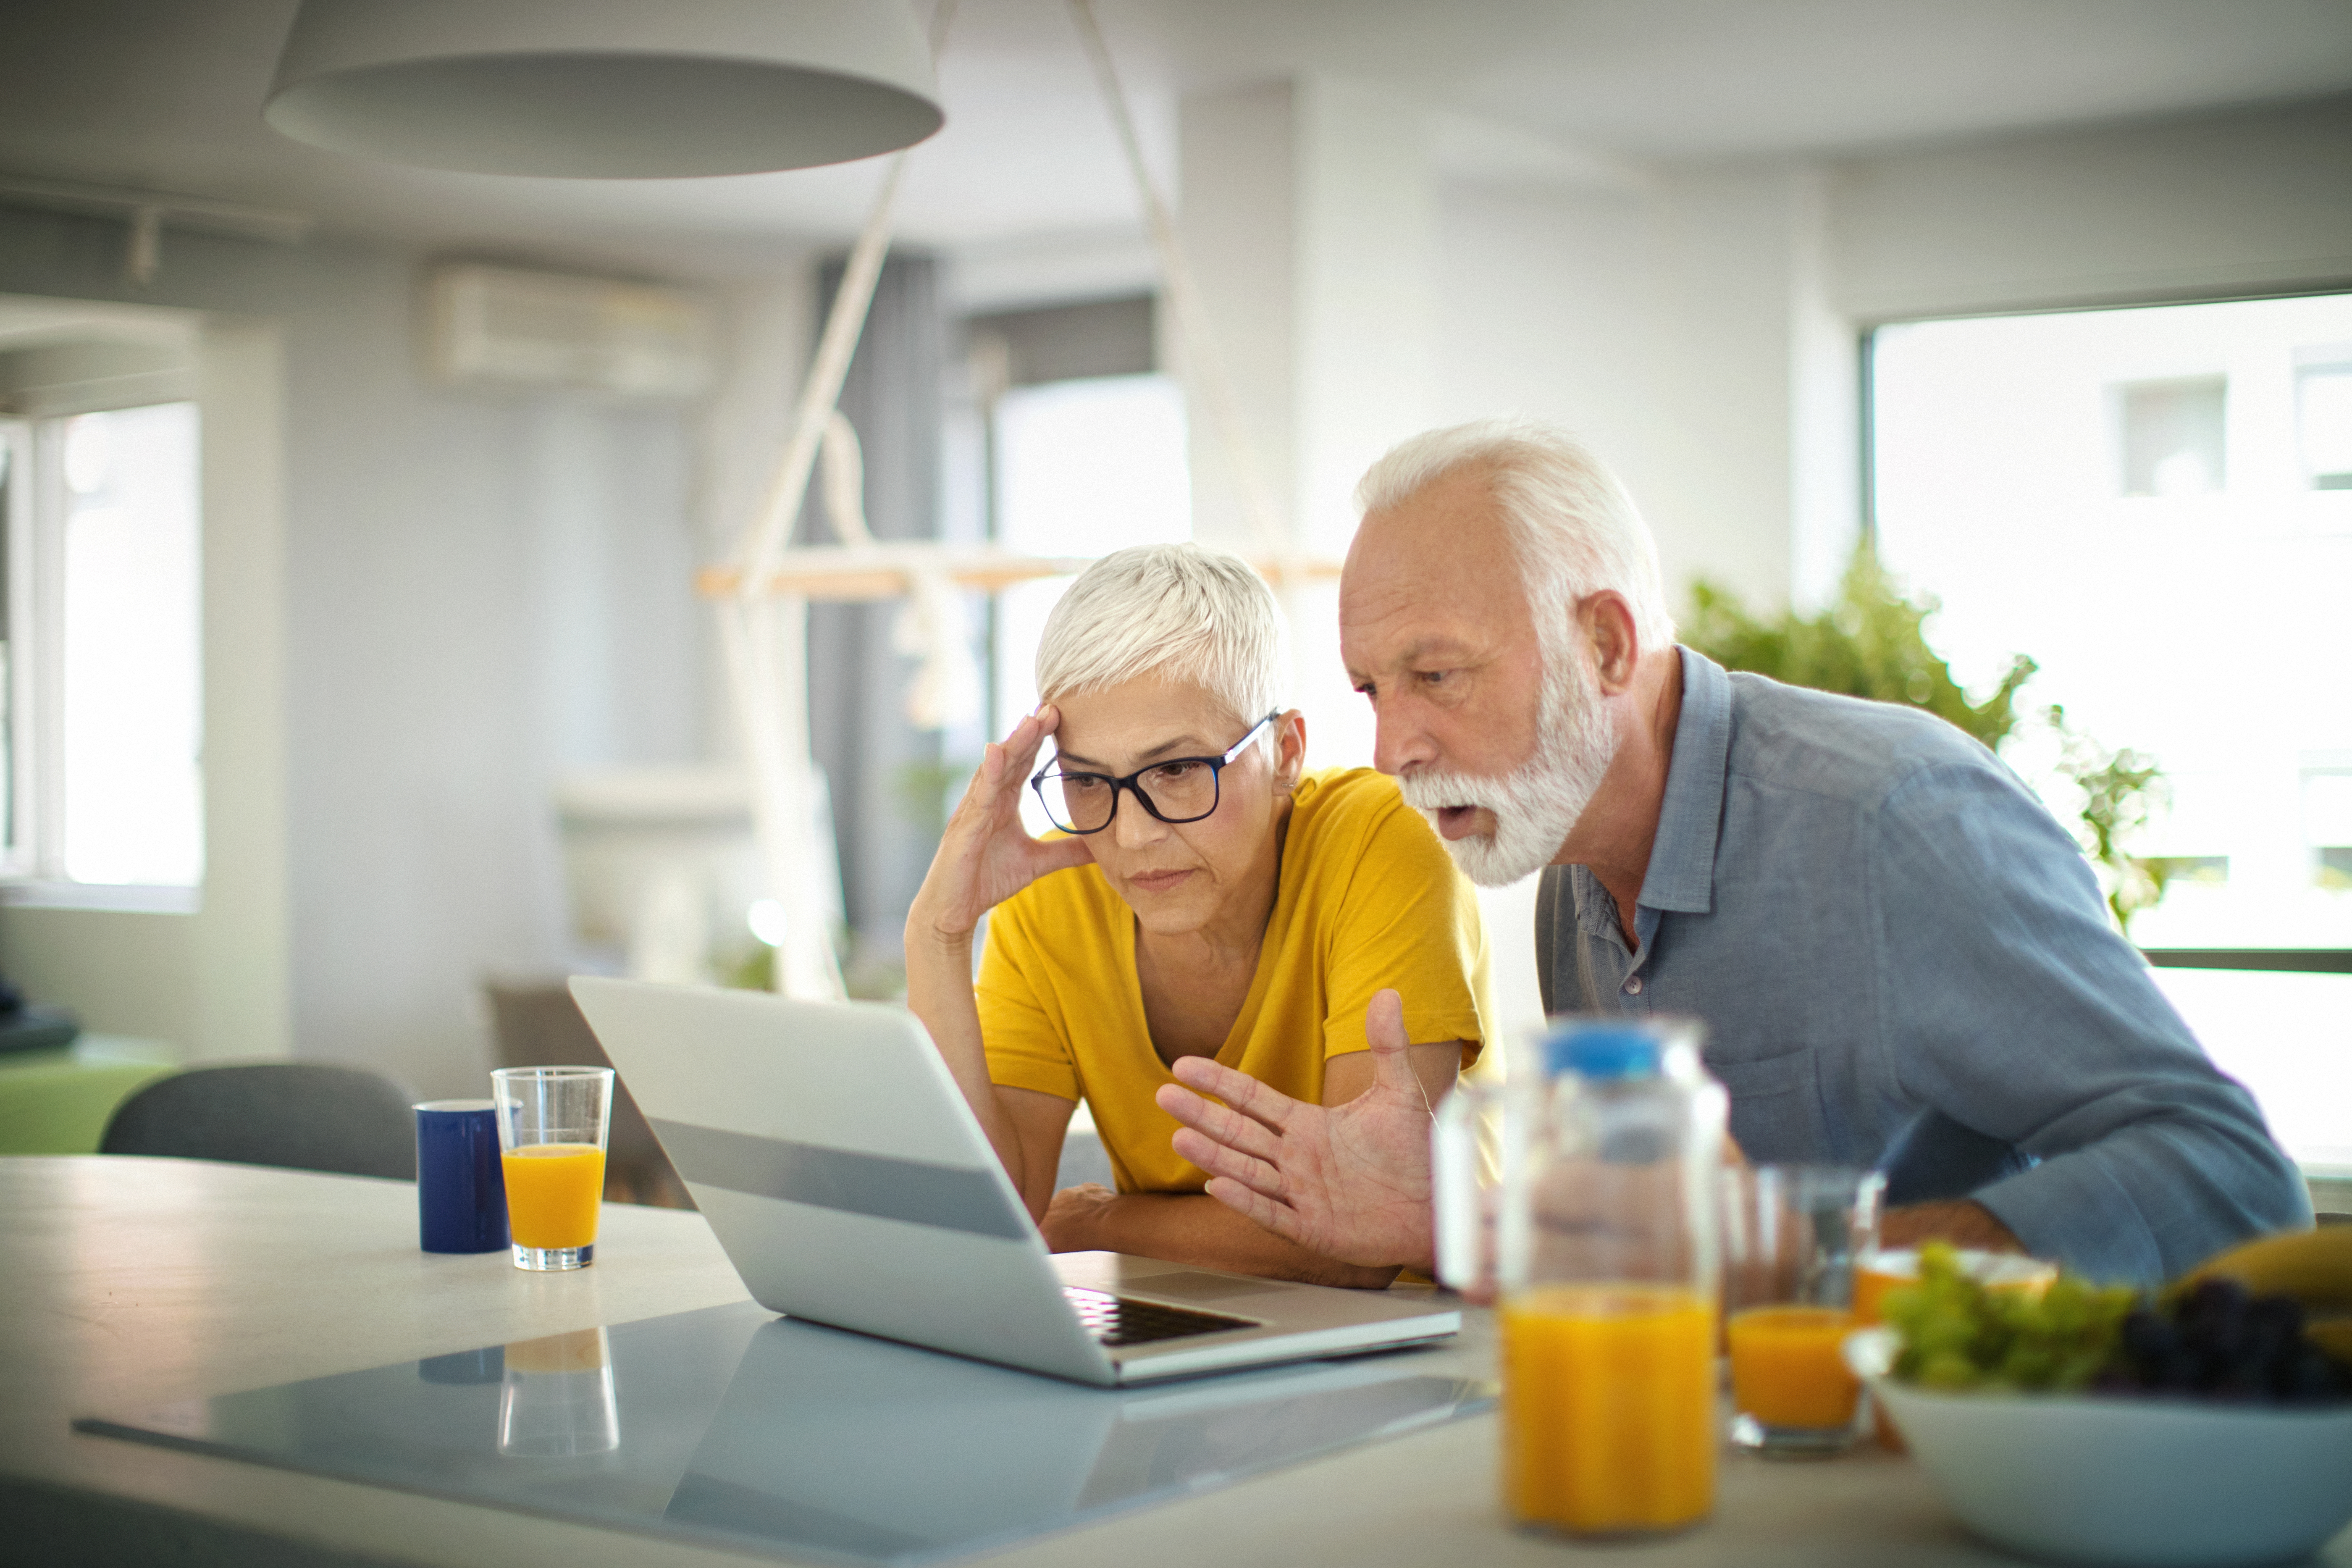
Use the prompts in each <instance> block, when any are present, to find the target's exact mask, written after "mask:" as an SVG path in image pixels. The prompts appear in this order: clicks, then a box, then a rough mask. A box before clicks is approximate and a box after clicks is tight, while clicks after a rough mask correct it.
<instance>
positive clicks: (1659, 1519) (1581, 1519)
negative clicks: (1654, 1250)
mask: <svg viewBox="0 0 2352 1568" xmlns="http://www.w3.org/2000/svg"><path fill="white" fill-rule="evenodd" d="M1502 1331H1503V1493H1504V1502H1505V1506H1506V1507H1507V1508H1508V1509H1509V1510H1510V1512H1511V1515H1512V1517H1513V1518H1515V1519H1517V1520H1518V1521H1520V1522H1522V1523H1526V1524H1537V1525H1546V1526H1549V1527H1550V1528H1553V1529H1556V1530H1563V1531H1570V1532H1572V1533H1575V1534H1578V1535H1631V1534H1646V1533H1650V1532H1653V1531H1669V1530H1679V1529H1681V1528H1683V1527H1684V1526H1685V1525H1689V1524H1693V1523H1696V1521H1699V1520H1701V1519H1703V1518H1705V1517H1706V1513H1707V1511H1708V1510H1710V1509H1711V1508H1713V1507H1714V1506H1715V1454H1716V1424H1715V1415H1716V1410H1715V1310H1714V1308H1713V1306H1712V1304H1711V1303H1709V1302H1707V1301H1706V1300H1704V1299H1702V1298H1701V1297H1700V1296H1699V1294H1698V1293H1697V1292H1696V1291H1694V1290H1689V1289H1679V1288H1676V1287H1673V1286H1664V1285H1637V1284H1616V1285H1555V1286H1549V1287H1542V1288H1538V1289H1530V1290H1527V1291H1523V1292H1520V1293H1519V1294H1517V1295H1515V1296H1514V1297H1513V1298H1512V1299H1511V1300H1509V1301H1507V1302H1506V1303H1505V1304H1504V1307H1503V1310H1502Z"/></svg>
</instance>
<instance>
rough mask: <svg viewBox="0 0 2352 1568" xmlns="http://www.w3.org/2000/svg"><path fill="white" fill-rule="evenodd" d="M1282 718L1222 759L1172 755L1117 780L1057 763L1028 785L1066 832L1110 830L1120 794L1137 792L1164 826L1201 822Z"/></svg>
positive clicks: (1259, 726) (1262, 723) (1254, 728)
mask: <svg viewBox="0 0 2352 1568" xmlns="http://www.w3.org/2000/svg"><path fill="white" fill-rule="evenodd" d="M1281 717H1282V715H1281V714H1280V713H1269V714H1267V715H1266V716H1265V718H1263V719H1261V720H1259V721H1257V722H1256V723H1255V724H1253V725H1251V726H1250V732H1249V733H1248V734H1246V735H1244V736H1243V737H1242V738H1241V739H1240V740H1238V741H1235V742H1234V743H1233V745H1232V746H1231V747H1230V748H1228V749H1227V750H1226V752H1225V754H1224V755H1223V756H1222V757H1170V758H1169V759H1167V760H1166V761H1165V762H1158V763H1152V764H1151V765H1150V767H1148V768H1138V769H1136V770H1135V771H1134V772H1133V773H1129V774H1128V775H1127V776H1126V777H1125V778H1117V779H1115V778H1113V777H1111V776H1110V775H1109V774H1108V773H1065V772H1064V771H1063V770H1062V768H1061V766H1060V764H1059V763H1053V764H1050V765H1048V766H1046V767H1044V768H1041V769H1039V770H1038V773H1037V776H1036V777H1035V778H1033V779H1031V780H1030V781H1029V787H1030V788H1031V789H1034V790H1035V791H1036V792H1037V798H1038V799H1039V800H1041V801H1043V802H1044V803H1045V815H1046V816H1048V817H1050V818H1052V819H1053V823H1054V826H1056V827H1058V828H1060V829H1061V830H1062V831H1063V832H1065V833H1079V834H1085V833H1100V832H1101V831H1102V830H1103V829H1104V828H1106V827H1108V826H1110V819H1111V818H1112V817H1114V816H1118V792H1119V791H1121V790H1132V791H1134V792H1135V798H1136V801H1137V803H1138V804H1139V805H1141V806H1142V807H1143V809H1144V810H1146V811H1148V812H1150V814H1151V815H1152V816H1156V817H1158V818H1159V819H1160V821H1162V822H1166V823H1171V824H1176V823H1185V822H1198V821H1200V820H1201V819H1202V817H1204V816H1213V815H1214V814H1215V812H1216V809H1217V799H1218V795H1219V793H1220V791H1221V789H1222V788H1223V785H1222V783H1221V780H1222V778H1223V773H1224V771H1225V769H1226V768H1227V767H1229V766H1230V765H1232V763H1233V761H1234V758H1236V757H1238V756H1240V755H1241V754H1242V753H1243V752H1246V751H1248V750H1249V745H1250V742H1252V741H1255V740H1256V739H1257V738H1258V736H1259V734H1260V733H1261V732H1262V731H1264V730H1265V727H1266V726H1267V725H1268V724H1271V723H1273V722H1274V721H1276V719H1279V718H1281Z"/></svg>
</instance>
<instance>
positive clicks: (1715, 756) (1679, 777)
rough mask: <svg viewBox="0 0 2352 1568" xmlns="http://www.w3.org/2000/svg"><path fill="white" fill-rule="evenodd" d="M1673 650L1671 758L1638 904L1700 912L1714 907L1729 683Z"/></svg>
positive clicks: (1701, 660) (1719, 671)
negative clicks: (1679, 677) (1676, 667)
mask: <svg viewBox="0 0 2352 1568" xmlns="http://www.w3.org/2000/svg"><path fill="white" fill-rule="evenodd" d="M1675 651H1676V652H1678V653H1680V654H1681V655H1682V660H1683V706H1682V712H1681V714H1680V716H1679V717H1677V718H1676V719H1675V754H1674V756H1673V757H1672V758H1671V759H1669V760H1668V762H1667V763H1666V795H1665V799H1664V802H1663V803H1662V804H1661V805H1660V807H1659V810H1658V837H1656V839H1655V840H1654V841H1653V842H1652V844H1651V846H1650V864H1649V867H1648V868H1647V869H1646V870H1645V871H1643V874H1642V902H1643V905H1645V906H1646V907H1648V908H1650V909H1654V910H1674V911H1675V912H1677V913H1681V914H1694V915H1703V914H1706V913H1707V912H1708V911H1709V910H1712V909H1713V908H1714V907H1715V841H1716V834H1717V830H1718V829H1720V828H1721V826H1722V825H1723V777H1724V768H1725V765H1726V763H1727V760H1728V758H1729V756H1730V754H1731V680H1730V678H1729V677H1728V676H1727V675H1725V674H1724V673H1723V667H1722V666H1721V665H1719V664H1717V663H1716V662H1715V661H1714V660H1713V659H1711V658H1707V657H1706V655H1705V654H1702V653H1697V652H1695V651H1693V650H1692V649H1690V648H1686V647H1682V648H1677V649H1676V650H1675Z"/></svg>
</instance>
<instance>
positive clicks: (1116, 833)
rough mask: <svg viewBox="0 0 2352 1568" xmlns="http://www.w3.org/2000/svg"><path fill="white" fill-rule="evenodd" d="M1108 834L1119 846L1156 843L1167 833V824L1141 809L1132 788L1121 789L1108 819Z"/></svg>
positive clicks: (1128, 847) (1126, 846)
mask: <svg viewBox="0 0 2352 1568" xmlns="http://www.w3.org/2000/svg"><path fill="white" fill-rule="evenodd" d="M1109 832H1110V836H1111V838H1112V839H1113V841H1115V842H1116V843H1117V844H1118V846H1119V847H1120V848H1122V849H1130V848H1136V847H1140V846H1143V845H1146V844H1157V843H1158V842H1160V839H1161V838H1162V837H1165V836H1166V835H1167V832H1168V825H1167V824H1166V823H1164V822H1161V821H1160V819H1159V818H1158V817H1156V816H1152V815H1151V814H1150V812H1148V811H1146V810H1144V809H1143V802H1141V801H1140V800H1138V799H1137V798H1136V792H1135V791H1133V790H1131V789H1130V790H1121V791H1120V792H1119V797H1118V811H1117V812H1116V813H1115V814H1114V815H1113V816H1112V817H1111V819H1110V828H1109Z"/></svg>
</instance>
